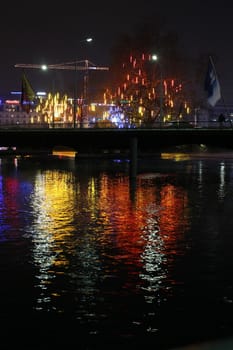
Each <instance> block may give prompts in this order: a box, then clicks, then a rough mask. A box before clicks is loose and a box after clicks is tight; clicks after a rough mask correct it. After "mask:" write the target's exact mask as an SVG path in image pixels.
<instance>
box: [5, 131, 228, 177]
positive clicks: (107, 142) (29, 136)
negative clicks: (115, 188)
mask: <svg viewBox="0 0 233 350" xmlns="http://www.w3.org/2000/svg"><path fill="white" fill-rule="evenodd" d="M191 144H193V145H195V144H197V145H200V144H204V145H206V146H215V147H226V148H230V149H233V129H232V128H224V127H222V128H220V127H219V128H184V129H176V128H135V129H127V128H122V129H118V128H105V129H104V128H67V129H65V128H54V129H50V128H34V129H31V128H26V127H25V128H17V127H16V128H2V129H0V146H4V147H9V148H11V149H13V148H16V153H17V152H23V151H25V150H26V151H27V152H29V153H30V152H32V153H33V152H35V151H36V152H40V151H45V150H46V151H48V152H52V150H53V149H54V148H56V147H59V146H60V147H61V146H64V147H68V148H71V149H73V150H75V151H76V152H77V157H78V156H80V157H81V156H87V157H90V156H93V157H97V156H98V157H104V156H110V155H112V154H115V153H116V151H117V155H118V156H122V157H123V156H127V157H129V158H130V160H131V174H132V176H135V175H136V172H137V159H138V156H139V155H146V154H151V153H153V152H156V151H159V150H160V149H164V148H166V147H170V146H178V145H191Z"/></svg>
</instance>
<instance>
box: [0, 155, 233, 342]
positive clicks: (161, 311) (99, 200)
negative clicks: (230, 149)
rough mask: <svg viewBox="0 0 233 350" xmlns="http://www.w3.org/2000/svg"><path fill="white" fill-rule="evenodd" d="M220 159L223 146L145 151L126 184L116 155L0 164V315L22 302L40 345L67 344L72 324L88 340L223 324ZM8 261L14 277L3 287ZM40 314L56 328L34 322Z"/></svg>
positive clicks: (227, 263) (231, 180)
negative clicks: (163, 154) (193, 153)
mask: <svg viewBox="0 0 233 350" xmlns="http://www.w3.org/2000/svg"><path fill="white" fill-rule="evenodd" d="M148 167H149V168H150V170H149V171H148V170H147V169H148ZM232 170H233V157H232V159H229V158H227V159H222V158H221V157H220V159H219V158H218V157H216V158H214V159H211V161H210V160H206V159H199V158H197V159H196V158H195V159H192V157H191V158H190V157H188V158H186V157H185V158H182V157H181V160H180V161H177V158H176V159H175V162H173V161H172V159H171V157H169V159H163V160H159V159H156V160H150V165H148V162H145V163H142V164H141V167H140V171H139V175H138V176H137V180H136V184H135V186H134V187H133V188H134V193H133V195H132V184H131V183H130V180H129V177H128V164H127V163H115V164H113V163H112V162H111V161H106V162H103V164H102V165H100V164H96V163H93V164H92V163H91V164H90V163H89V162H85V161H81V162H80V163H75V160H72V161H70V160H69V161H68V160H67V161H62V160H60V163H59V161H58V162H57V161H55V160H50V161H49V162H43V161H38V162H33V161H32V160H31V161H28V160H27V161H24V160H20V161H19V162H18V163H17V167H16V166H15V164H13V163H12V164H8V163H7V164H3V163H2V164H1V168H0V214H1V215H0V223H1V226H0V242H1V244H2V247H1V248H0V249H1V252H2V254H1V266H2V269H1V274H2V277H3V278H2V281H3V290H2V300H4V301H2V304H1V305H2V306H3V305H4V307H3V309H4V310H6V311H5V315H7V314H8V313H9V315H10V316H12V315H14V314H15V313H16V312H18V311H17V310H20V311H21V312H22V310H23V312H24V313H25V314H26V315H30V320H29V321H28V324H27V326H28V327H30V322H31V321H32V322H34V321H35V320H36V321H35V322H37V323H36V324H37V327H38V332H40V333H42V335H43V336H44V337H45V339H46V342H51V343H52V345H55V343H56V345H58V344H60V342H61V344H63V343H67V342H68V343H69V344H76V342H77V339H76V337H74V336H73V335H71V334H70V333H69V332H70V331H69V330H70V329H71V328H72V327H75V328H76V331H77V333H78V334H80V336H81V335H82V334H86V338H85V341H84V345H85V346H89V347H90V346H91V344H92V345H93V344H96V346H97V345H98V344H100V343H101V344H102V343H103V341H106V339H107V340H108V342H109V344H111V345H113V344H115V345H116V344H118V343H119V342H120V343H121V346H123V345H124V344H125V345H126V344H127V346H130V345H135V344H137V342H138V341H143V342H144V344H146V343H147V342H148V343H149V341H153V342H154V344H155V345H156V344H157V345H159V346H161V348H164V349H166V348H167V349H168V348H170V347H171V346H175V345H181V344H183V343H184V344H185V343H189V342H191V341H195V340H199V339H202V338H203V339H205V337H207V338H208V337H211V336H213V337H214V336H215V335H216V334H217V333H218V334H219V335H221V334H224V332H226V333H227V332H229V333H232V334H233V323H232V321H231V320H230V317H229V315H230V311H232V309H231V308H232V306H231V302H232V300H233V291H232V289H233V284H232V281H231V278H230V277H229V275H228V273H227V271H228V270H229V269H231V268H233V263H232V258H231V255H232V254H231V248H233V247H232V246H233V240H232V239H231V232H232V228H233V218H231V217H232V215H231V211H232V193H233V176H232V175H233V171H232ZM12 251H13V252H14V260H13V261H12ZM17 262H20V263H19V264H20V266H21V268H22V270H19V266H17V264H18V263H17ZM9 267H10V274H11V278H12V279H13V280H15V279H16V280H17V278H18V277H17V274H22V275H23V278H22V280H23V282H24V283H23V285H22V284H21V280H20V281H18V282H16V285H14V289H13V288H12V289H11V290H10V292H9V290H8V289H9V281H8V279H9V276H8V275H7V272H6V271H9ZM23 271H24V272H23ZM4 281H5V284H4ZM11 283H13V282H11ZM11 283H10V285H11ZM15 286H16V288H15ZM18 290H19V292H18ZM8 292H9V296H8ZM12 299H14V303H15V304H14V307H13V306H12V304H11V303H12ZM226 301H227V302H226ZM226 304H227V306H228V307H229V305H230V309H227V310H225V308H226ZM217 311H218V312H219V311H220V312H221V314H222V316H223V317H222V319H220V320H219V318H217V316H216V314H217ZM198 315H199V319H198V324H197V323H196V321H195V319H196V318H195V317H197V316H198ZM200 315H201V316H200ZM51 317H52V321H51V324H53V326H52V325H51V324H50V320H51V319H50V318H51ZM6 318H7V316H6ZM187 318H188V320H189V321H188V322H187ZM61 320H62V322H61ZM47 322H48V323H49V324H50V327H52V331H51V332H52V333H53V332H54V331H55V329H56V331H57V329H58V330H60V331H61V330H62V331H63V332H64V329H66V331H65V332H64V334H65V335H64V338H62V339H60V340H59V341H58V340H57V338H55V339H54V337H52V336H51V337H50V333H49V332H47V333H45V332H43V331H42V328H41V327H42V324H43V323H46V324H47ZM206 322H207V323H208V326H207V327H206V328H204V325H205V324H206ZM61 324H62V327H64V329H63V328H61ZM14 327H15V328H19V329H21V326H20V325H19V324H18V325H17V326H16V325H14ZM66 327H67V328H66ZM184 329H185V336H184ZM33 331H34V333H35V335H37V328H36V327H35V328H34V330H33ZM45 334H46V335H45ZM167 334H169V337H168V336H167ZM67 335H69V340H67ZM42 338H43V337H42ZM93 346H94V345H93ZM85 348H86V347H85Z"/></svg>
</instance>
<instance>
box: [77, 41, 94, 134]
mask: <svg viewBox="0 0 233 350" xmlns="http://www.w3.org/2000/svg"><path fill="white" fill-rule="evenodd" d="M92 41H93V39H92V38H91V37H87V38H85V39H83V40H80V43H83V42H86V43H91V42H92ZM77 63H78V61H77V59H76V60H75V73H74V103H73V127H74V128H75V127H76V115H77ZM85 68H86V70H85V73H84V87H83V89H84V96H83V100H84V98H87V84H88V60H85ZM82 118H83V106H81V124H80V126H82Z"/></svg>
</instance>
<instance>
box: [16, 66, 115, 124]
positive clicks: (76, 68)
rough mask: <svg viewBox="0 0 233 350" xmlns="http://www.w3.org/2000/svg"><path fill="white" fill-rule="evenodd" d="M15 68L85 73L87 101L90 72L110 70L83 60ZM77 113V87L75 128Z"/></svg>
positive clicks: (75, 92)
mask: <svg viewBox="0 0 233 350" xmlns="http://www.w3.org/2000/svg"><path fill="white" fill-rule="evenodd" d="M14 67H15V68H26V69H42V70H48V69H55V70H73V71H75V74H76V72H77V71H84V72H85V74H84V92H83V98H84V100H86V99H87V95H88V72H89V71H90V70H100V71H107V70H109V67H102V66H97V65H95V64H94V63H92V62H91V61H89V60H82V61H77V60H76V61H71V62H63V63H56V64H48V65H46V64H27V63H17V64H15V66H14ZM76 113H77V91H76V86H75V89H74V104H73V119H74V120H73V121H74V127H75V123H76Z"/></svg>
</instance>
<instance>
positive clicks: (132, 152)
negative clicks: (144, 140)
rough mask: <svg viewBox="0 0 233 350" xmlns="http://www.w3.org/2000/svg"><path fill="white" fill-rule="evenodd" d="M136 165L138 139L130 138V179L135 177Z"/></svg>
mask: <svg viewBox="0 0 233 350" xmlns="http://www.w3.org/2000/svg"><path fill="white" fill-rule="evenodd" d="M137 163H138V139H137V137H132V138H131V139H130V174H129V176H130V178H136V176H137V165H138V164H137Z"/></svg>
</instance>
